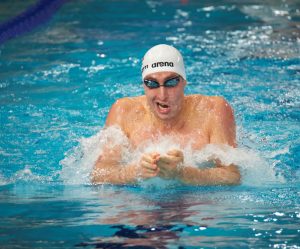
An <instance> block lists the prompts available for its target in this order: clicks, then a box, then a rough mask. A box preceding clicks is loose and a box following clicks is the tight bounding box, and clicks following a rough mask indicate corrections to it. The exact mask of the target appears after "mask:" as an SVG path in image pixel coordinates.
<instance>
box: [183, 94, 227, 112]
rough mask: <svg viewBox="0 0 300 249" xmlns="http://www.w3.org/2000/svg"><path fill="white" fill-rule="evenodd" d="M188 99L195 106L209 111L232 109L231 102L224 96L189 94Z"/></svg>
mask: <svg viewBox="0 0 300 249" xmlns="http://www.w3.org/2000/svg"><path fill="white" fill-rule="evenodd" d="M187 100H188V102H189V103H190V105H191V106H192V107H193V108H197V109H199V110H207V111H221V110H224V111H226V110H227V111H232V108H231V106H230V104H229V103H228V102H227V101H226V99H225V98H223V97H222V96H207V95H201V94H193V95H188V96H187Z"/></svg>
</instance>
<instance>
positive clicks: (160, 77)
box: [144, 72, 186, 120]
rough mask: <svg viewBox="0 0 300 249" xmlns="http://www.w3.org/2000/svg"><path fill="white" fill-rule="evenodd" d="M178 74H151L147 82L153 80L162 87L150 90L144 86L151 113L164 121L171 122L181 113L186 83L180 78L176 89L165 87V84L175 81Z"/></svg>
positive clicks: (147, 77) (146, 78)
mask: <svg viewBox="0 0 300 249" xmlns="http://www.w3.org/2000/svg"><path fill="white" fill-rule="evenodd" d="M176 76H178V74H176V73H174V72H158V73H153V74H149V75H147V76H146V77H145V80H153V81H156V82H158V83H159V84H160V87H158V88H153V89H150V88H149V87H147V86H146V85H145V84H144V90H145V95H146V98H147V101H148V104H149V107H150V109H151V111H152V112H153V113H154V115H155V116H156V117H158V118H159V119H162V120H170V119H172V118H175V117H177V115H178V114H179V113H180V111H181V109H182V106H183V100H184V87H185V85H186V81H185V80H184V79H183V78H182V77H180V78H179V83H178V84H177V85H176V86H174V87H164V86H163V85H164V83H165V82H166V81H168V80H170V79H174V78H176Z"/></svg>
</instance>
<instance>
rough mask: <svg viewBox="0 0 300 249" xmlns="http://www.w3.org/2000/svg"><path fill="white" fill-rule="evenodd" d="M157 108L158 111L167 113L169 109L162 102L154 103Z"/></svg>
mask: <svg viewBox="0 0 300 249" xmlns="http://www.w3.org/2000/svg"><path fill="white" fill-rule="evenodd" d="M156 106H157V109H158V111H159V112H160V113H168V112H169V110H170V106H169V105H166V104H163V103H158V102H157V103H156Z"/></svg>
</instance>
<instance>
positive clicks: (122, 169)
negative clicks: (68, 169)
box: [91, 146, 137, 184]
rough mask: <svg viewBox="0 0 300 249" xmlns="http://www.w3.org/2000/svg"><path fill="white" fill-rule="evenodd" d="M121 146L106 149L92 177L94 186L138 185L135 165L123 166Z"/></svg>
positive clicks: (96, 164) (95, 166)
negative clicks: (106, 184)
mask: <svg viewBox="0 0 300 249" xmlns="http://www.w3.org/2000/svg"><path fill="white" fill-rule="evenodd" d="M120 147H121V146H116V147H114V148H108V147H106V148H104V150H103V153H102V154H101V156H100V157H99V158H98V160H97V161H96V163H95V165H94V169H93V172H92V175H91V181H92V183H93V184H103V183H109V184H134V183H136V179H137V176H136V169H135V165H121V163H120V160H121V148H120Z"/></svg>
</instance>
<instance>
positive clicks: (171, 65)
mask: <svg viewBox="0 0 300 249" xmlns="http://www.w3.org/2000/svg"><path fill="white" fill-rule="evenodd" d="M148 67H149V65H145V66H143V68H142V72H144V70H145V69H147V68H148ZM151 67H152V68H156V67H174V63H173V62H172V61H171V62H168V61H165V62H163V61H159V62H154V63H152V64H151Z"/></svg>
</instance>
